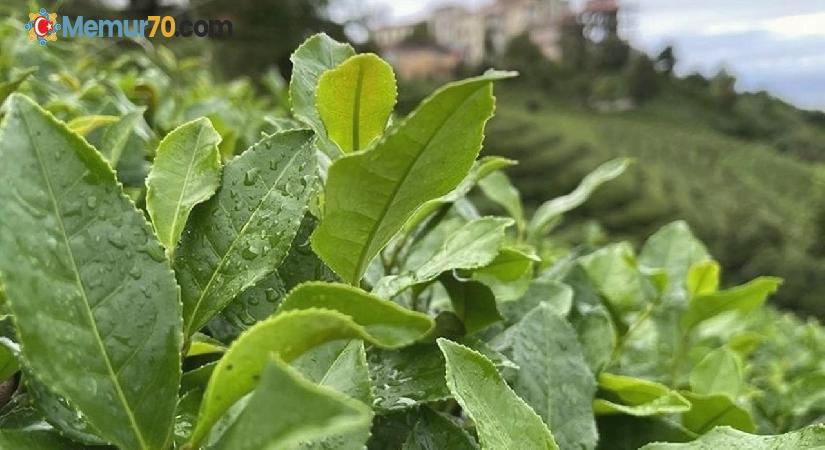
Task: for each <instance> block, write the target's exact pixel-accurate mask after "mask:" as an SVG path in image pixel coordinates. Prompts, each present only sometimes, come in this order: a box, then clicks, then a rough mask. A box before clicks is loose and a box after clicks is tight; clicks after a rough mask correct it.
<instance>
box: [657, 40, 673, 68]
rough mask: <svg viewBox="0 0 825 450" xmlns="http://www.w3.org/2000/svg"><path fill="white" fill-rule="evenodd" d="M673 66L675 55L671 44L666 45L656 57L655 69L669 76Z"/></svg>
mask: <svg viewBox="0 0 825 450" xmlns="http://www.w3.org/2000/svg"><path fill="white" fill-rule="evenodd" d="M674 66H676V56H675V55H674V54H673V46H672V45H668V46H667V47H665V49H664V50H662V51H661V52H660V53H659V56H657V57H656V69H657V70H659V72H662V73H664V74H667V75H668V76H670V75H671V74H672V73H673V68H674Z"/></svg>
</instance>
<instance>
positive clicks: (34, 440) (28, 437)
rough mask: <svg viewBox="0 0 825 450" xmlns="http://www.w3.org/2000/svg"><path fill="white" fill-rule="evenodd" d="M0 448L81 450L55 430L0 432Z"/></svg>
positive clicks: (80, 447)
mask: <svg viewBox="0 0 825 450" xmlns="http://www.w3.org/2000/svg"><path fill="white" fill-rule="evenodd" d="M0 448H4V449H5V448H7V449H10V450H11V449H23V450H55V449H60V450H81V449H83V448H85V447H84V446H82V445H78V444H75V443H73V442H71V441H69V440H68V439H65V438H64V437H62V436H61V435H60V433H58V432H57V431H55V430H36V429H35V430H25V429H24V430H0Z"/></svg>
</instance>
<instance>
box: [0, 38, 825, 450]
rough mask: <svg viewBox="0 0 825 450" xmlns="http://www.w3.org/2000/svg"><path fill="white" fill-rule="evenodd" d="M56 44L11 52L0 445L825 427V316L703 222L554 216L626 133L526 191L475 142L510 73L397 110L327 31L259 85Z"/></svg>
mask: <svg viewBox="0 0 825 450" xmlns="http://www.w3.org/2000/svg"><path fill="white" fill-rule="evenodd" d="M4 45H6V46H8V47H9V48H10V49H11V51H10V53H9V54H13V55H17V52H21V53H25V54H28V55H31V53H30V52H31V50H23V49H22V47H14V42H13V39H9V40H7V41H4ZM36 50H38V51H42V50H41V49H36ZM59 50H61V51H63V50H65V51H74V52H77V56H76V58H74V60H73V61H71V62H70V63H62V62H58V61H48V60H45V59H44V60H43V61H41V62H42V63H43V64H42V65H40V66H39V68H37V69H31V70H26V71H20V70H18V69H14V68H12V67H14V66H4V67H3V69H2V73H3V74H4V75H5V76H7V78H8V79H9V81H7V82H6V83H4V84H3V85H2V92H3V95H4V97H5V96H6V95H8V94H9V93H11V92H12V91H15V90H20V91H21V92H20V93H13V94H11V95H10V96H8V99H6V100H5V103H4V117H3V125H2V131H0V176H2V178H3V179H4V181H5V182H4V183H3V185H2V186H0V217H2V218H3V219H2V221H0V273H1V274H2V282H3V303H2V309H3V313H4V316H3V321H2V323H3V327H2V333H3V338H2V343H3V346H2V347H0V348H2V362H1V363H0V367H2V377H0V378H3V379H5V380H7V381H6V382H5V386H6V387H8V388H10V389H13V393H12V394H11V395H10V398H8V400H7V402H6V404H5V406H3V408H2V411H0V444H2V445H0V446H1V447H3V448H14V449H55V448H60V449H63V448H67V449H68V448H90V447H98V446H100V447H106V446H109V447H111V446H114V447H116V448H122V449H171V448H180V449H197V448H208V449H233V450H244V449H256V450H257V449H263V448H271V449H284V448H327V449H329V448H340V449H349V448H365V447H366V448H370V449H373V448H375V449H394V448H403V449H464V448H467V449H472V448H489V449H539V448H546V449H555V448H561V449H593V448H611V449H614V448H639V447H643V448H645V449H659V448H677V449H678V448H685V449H703V448H728V449H758V448H765V449H768V448H771V449H773V448H794V449H798V448H818V447H820V446H823V445H825V428H823V427H822V426H821V425H817V424H816V423H817V422H819V417H820V414H822V412H823V411H825V395H823V393H825V390H824V389H823V386H825V384H823V383H825V372H823V369H824V367H823V359H822V352H823V350H822V349H823V345H822V344H823V342H824V340H825V334H823V330H822V328H821V327H820V326H819V325H818V324H816V323H813V322H810V323H801V321H800V320H799V319H796V318H794V317H793V316H789V315H783V314H780V313H778V312H776V311H774V310H773V309H771V308H770V307H765V306H764V303H765V301H766V299H767V298H768V296H769V295H770V294H771V293H773V292H774V291H775V290H776V289H777V288H778V287H779V285H780V282H781V281H780V280H779V279H777V278H773V277H759V278H756V279H754V280H752V281H749V282H747V283H745V284H742V285H739V286H733V287H725V288H723V287H721V286H722V284H721V281H720V280H721V268H720V267H719V265H718V264H717V263H716V262H715V261H714V260H713V259H712V257H711V256H710V255H709V254H708V252H707V251H706V249H705V247H704V245H703V244H702V243H701V242H699V241H698V240H697V239H696V238H695V237H694V236H693V235H692V234H691V231H690V228H689V227H688V225H687V224H686V223H684V222H674V223H672V224H670V225H668V226H666V227H664V228H662V229H661V230H659V231H658V232H656V233H655V234H653V235H652V236H651V237H650V238H649V239H648V240H647V242H646V243H645V244H644V245H643V246H642V247H641V249H639V250H638V251H637V250H636V249H634V248H633V246H632V245H630V244H629V243H626V242H619V243H614V244H610V245H607V246H603V247H598V248H597V247H593V246H592V245H589V244H586V243H585V244H582V245H576V246H570V245H567V244H565V243H564V241H561V240H559V239H555V238H554V236H553V233H552V232H553V229H554V228H555V227H556V226H557V225H558V224H559V223H560V222H561V221H562V220H563V217H564V215H565V213H567V212H569V211H571V210H573V209H575V208H576V207H578V206H580V205H581V204H583V203H584V202H585V201H586V200H587V198H588V197H589V196H590V194H591V193H592V192H594V191H595V190H596V189H598V188H599V187H600V186H602V185H603V184H605V183H609V182H610V181H611V180H613V179H615V178H616V177H619V176H620V175H621V174H622V172H623V171H624V170H625V169H626V168H627V167H628V165H629V164H630V163H631V162H630V161H627V160H623V159H619V160H613V161H608V162H606V163H604V164H603V165H601V166H599V167H598V168H596V169H595V171H593V172H592V173H591V174H590V175H588V176H587V177H585V178H584V180H582V181H581V183H580V184H579V186H578V187H577V188H576V189H575V190H573V191H572V192H570V193H569V194H567V195H564V196H562V197H558V198H555V199H552V200H549V201H547V202H546V203H544V204H542V205H541V206H540V207H539V208H538V209H537V210H535V211H534V212H532V213H530V212H529V211H527V210H525V208H524V207H523V206H522V203H521V198H520V194H519V192H518V191H517V190H516V189H515V188H514V187H513V186H512V185H511V183H510V181H509V179H508V177H507V175H506V173H505V171H506V169H507V168H508V167H510V166H512V165H514V164H516V162H515V161H511V160H508V159H505V158H500V157H495V156H483V157H481V158H479V157H478V155H479V152H480V150H481V147H482V141H483V136H484V128H485V124H486V122H487V121H488V120H489V119H490V117H491V116H492V115H493V112H494V107H495V98H494V97H493V85H494V84H495V83H496V81H498V80H502V79H505V78H509V77H512V76H515V74H514V73H510V72H500V71H489V72H487V73H485V74H484V75H482V76H478V77H474V78H469V79H466V80H462V81H457V82H453V83H449V84H447V85H445V86H443V87H442V88H440V89H438V90H437V91H435V92H434V93H432V94H431V95H430V96H429V97H427V98H426V99H425V100H424V101H422V102H421V103H420V104H419V105H418V107H417V108H416V109H415V110H414V111H413V112H411V113H410V114H409V115H407V116H406V117H404V118H400V117H394V116H393V108H394V104H395V101H396V95H397V94H396V83H395V79H394V75H393V72H392V69H391V68H390V67H389V66H388V65H387V64H386V63H385V62H383V61H382V60H381V59H380V58H378V57H377V56H375V55H371V54H364V55H356V54H355V52H354V50H353V49H352V47H350V46H349V45H347V44H342V43H338V42H335V41H333V40H332V39H330V38H329V37H327V36H325V35H315V36H312V37H311V38H309V39H308V40H307V41H306V42H305V43H304V44H303V45H301V47H299V48H298V49H297V50H296V51H295V53H294V54H293V56H292V62H293V64H294V70H293V75H292V79H291V80H290V82H289V85H288V87H287V86H286V85H284V84H282V83H281V82H280V80H279V78H277V77H276V76H274V75H273V76H271V77H269V78H267V80H268V82H267V85H268V86H270V87H271V92H270V94H269V95H267V96H264V97H265V98H261V97H260V96H258V95H256V91H255V89H254V88H253V87H252V85H251V84H250V83H248V82H244V81H236V82H232V83H229V84H220V83H215V82H214V80H211V79H209V78H208V75H207V74H206V73H204V72H202V71H192V70H191V68H194V67H196V64H195V63H194V62H192V61H186V60H177V59H176V58H175V57H174V56H173V55H171V54H170V53H168V52H166V51H164V50H162V49H156V50H155V49H151V48H150V49H148V50H146V51H144V52H129V53H128V54H127V55H126V56H123V57H121V58H118V59H116V60H114V61H110V62H109V63H108V64H107V63H105V62H104V61H105V57H102V56H100V55H95V54H94V52H90V53H84V52H83V51H82V50H78V49H74V50H72V49H67V48H63V47H60V48H59ZM43 55H47V54H46V53H44V54H42V55H41V56H39V57H41V58H46V57H45V56H43ZM17 56H19V57H20V60H24V58H23V57H24V56H25V55H24V54H21V55H17ZM185 67H188V68H189V69H184V68H185ZM83 74H87V75H90V76H89V77H85V76H81V75H83ZM27 77H31V78H30V79H28V80H27ZM161 136H164V137H163V138H162V139H161V138H160V137H161ZM149 161H151V164H150V163H149ZM640 163H643V162H640ZM476 188H478V189H477V191H478V192H480V193H481V194H482V195H484V196H485V197H486V198H487V199H488V201H489V202H491V203H492V204H496V205H499V206H500V210H501V212H502V215H501V216H482V215H480V214H479V213H478V211H477V209H476V207H475V205H474V203H473V201H472V200H471V199H470V197H468V194H470V192H476ZM756 433H758V434H756Z"/></svg>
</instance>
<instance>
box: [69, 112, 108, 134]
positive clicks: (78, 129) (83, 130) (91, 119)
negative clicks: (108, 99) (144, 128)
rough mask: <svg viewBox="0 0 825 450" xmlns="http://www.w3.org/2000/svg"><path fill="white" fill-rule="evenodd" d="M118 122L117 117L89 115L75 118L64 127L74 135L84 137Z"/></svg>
mask: <svg viewBox="0 0 825 450" xmlns="http://www.w3.org/2000/svg"><path fill="white" fill-rule="evenodd" d="M119 120H120V117H118V116H104V115H89V116H80V117H76V118H74V119H72V120H70V121H68V122H66V126H67V127H68V128H69V129H70V130H72V131H74V132H75V133H77V134H79V135H81V136H86V135H88V134H89V133H91V132H92V131H94V130H96V129H98V128H100V127H104V126H107V125H111V124H113V123H115V122H117V121H119Z"/></svg>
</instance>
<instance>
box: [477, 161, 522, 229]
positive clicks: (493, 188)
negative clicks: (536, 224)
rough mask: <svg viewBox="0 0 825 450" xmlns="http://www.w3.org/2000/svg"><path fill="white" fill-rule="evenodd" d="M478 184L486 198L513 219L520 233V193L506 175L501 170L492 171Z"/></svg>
mask: <svg viewBox="0 0 825 450" xmlns="http://www.w3.org/2000/svg"><path fill="white" fill-rule="evenodd" d="M478 186H479V187H480V188H481V191H482V192H484V195H486V196H487V198H489V199H490V200H492V201H494V202H496V203H498V204H499V205H500V206H501V207H503V208H504V210H505V211H507V213H508V214H510V216H511V217H512V218H513V219H515V221H516V227H517V228H518V230H519V233H521V232H522V231H523V230H524V207H523V206H522V204H521V194H520V193H519V191H518V189H516V187H515V186H513V183H511V182H510V179H509V178H507V175H506V174H505V173H504V172H502V171H496V172H493V173H491V174H490V175H488V176H486V177H484V178H482V179H481V180H480V181H479V182H478Z"/></svg>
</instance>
